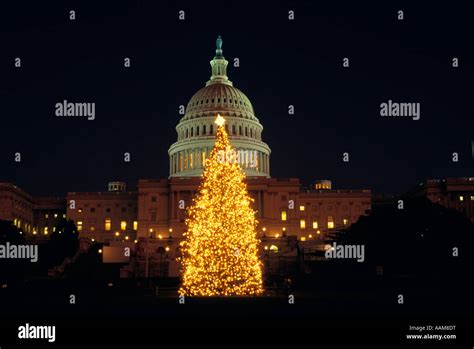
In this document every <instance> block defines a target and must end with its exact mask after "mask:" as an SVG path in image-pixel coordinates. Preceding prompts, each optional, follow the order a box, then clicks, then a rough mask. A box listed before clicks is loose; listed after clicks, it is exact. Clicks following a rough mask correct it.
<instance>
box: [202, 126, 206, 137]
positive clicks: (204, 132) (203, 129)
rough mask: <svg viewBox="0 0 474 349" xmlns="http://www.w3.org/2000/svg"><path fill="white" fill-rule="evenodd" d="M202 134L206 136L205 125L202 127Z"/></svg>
mask: <svg viewBox="0 0 474 349" xmlns="http://www.w3.org/2000/svg"><path fill="white" fill-rule="evenodd" d="M202 134H203V135H205V134H206V125H202Z"/></svg>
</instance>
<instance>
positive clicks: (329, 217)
mask: <svg viewBox="0 0 474 349" xmlns="http://www.w3.org/2000/svg"><path fill="white" fill-rule="evenodd" d="M328 229H334V218H332V216H328Z"/></svg>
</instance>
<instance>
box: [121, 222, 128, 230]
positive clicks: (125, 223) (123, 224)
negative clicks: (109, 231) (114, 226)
mask: <svg viewBox="0 0 474 349" xmlns="http://www.w3.org/2000/svg"><path fill="white" fill-rule="evenodd" d="M120 229H122V230H127V222H126V221H121V222H120Z"/></svg>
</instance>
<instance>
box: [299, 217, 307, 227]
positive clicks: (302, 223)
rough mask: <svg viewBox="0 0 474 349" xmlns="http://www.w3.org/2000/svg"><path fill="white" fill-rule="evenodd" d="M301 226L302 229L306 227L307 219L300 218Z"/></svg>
mask: <svg viewBox="0 0 474 349" xmlns="http://www.w3.org/2000/svg"><path fill="white" fill-rule="evenodd" d="M300 228H301V229H304V228H306V221H305V220H304V219H302V220H300Z"/></svg>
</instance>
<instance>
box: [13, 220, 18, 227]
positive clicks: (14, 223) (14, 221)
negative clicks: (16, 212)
mask: <svg viewBox="0 0 474 349" xmlns="http://www.w3.org/2000/svg"><path fill="white" fill-rule="evenodd" d="M16 222H17V219H16V218H15V219H14V220H13V225H14V226H15V227H16V224H17V223H16Z"/></svg>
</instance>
